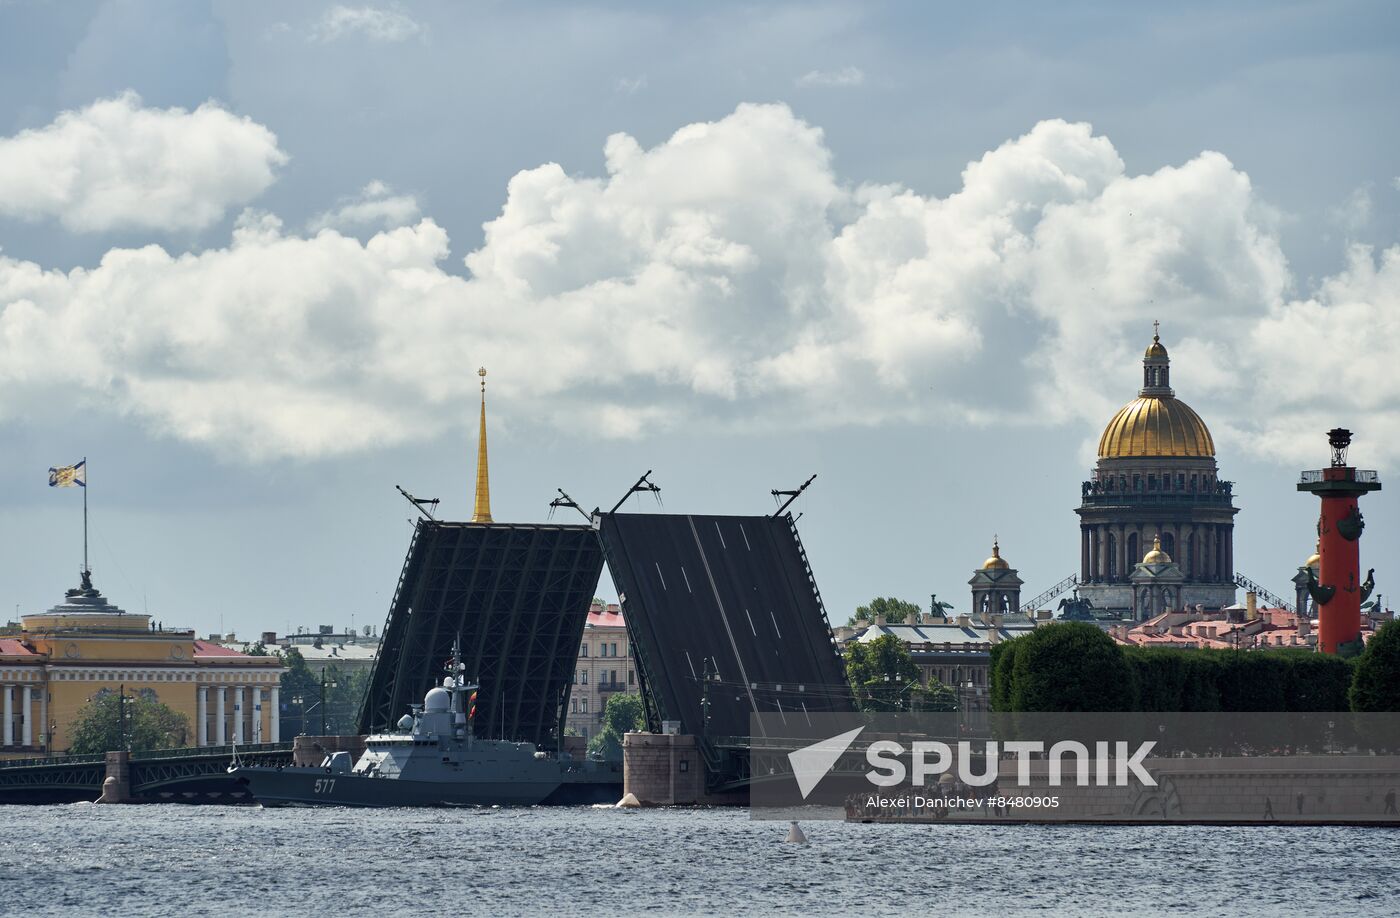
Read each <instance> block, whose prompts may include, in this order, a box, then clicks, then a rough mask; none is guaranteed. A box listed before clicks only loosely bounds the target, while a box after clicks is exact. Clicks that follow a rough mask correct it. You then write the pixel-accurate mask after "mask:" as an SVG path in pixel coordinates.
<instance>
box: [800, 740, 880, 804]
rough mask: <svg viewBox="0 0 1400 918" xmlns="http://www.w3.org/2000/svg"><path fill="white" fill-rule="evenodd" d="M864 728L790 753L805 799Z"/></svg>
mask: <svg viewBox="0 0 1400 918" xmlns="http://www.w3.org/2000/svg"><path fill="white" fill-rule="evenodd" d="M864 729H865V728H864V727H856V728H855V729H854V730H850V731H848V732H846V733H842V734H841V735H840V736H833V737H831V738H830V739H824V740H821V741H819V742H816V743H813V744H812V745H810V746H803V747H802V748H801V749H796V750H794V751H792V752H789V753H788V761H789V762H790V763H792V776H793V777H794V778H796V779H797V788H798V790H800V791H802V799H803V800H806V799H807V795H808V794H810V793H811V792H812V791H813V790H815V789H816V787H817V785H818V784H820V783H821V780H822V778H825V777H826V775H827V772H829V771H831V767H832V766H833V765H835V764H836V760H837V759H839V758H841V756H842V754H843V753H845V751H846V750H847V749H849V748H851V743H854V742H855V741H856V737H857V736H860V732H861V731H862V730H864Z"/></svg>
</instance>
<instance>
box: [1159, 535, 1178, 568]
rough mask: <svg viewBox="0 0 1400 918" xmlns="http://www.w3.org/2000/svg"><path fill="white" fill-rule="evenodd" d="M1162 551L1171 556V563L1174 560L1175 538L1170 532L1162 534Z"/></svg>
mask: <svg viewBox="0 0 1400 918" xmlns="http://www.w3.org/2000/svg"><path fill="white" fill-rule="evenodd" d="M1162 551H1164V552H1166V553H1167V554H1169V555H1171V556H1172V560H1173V561H1175V560H1176V536H1174V535H1172V534H1171V533H1170V532H1165V533H1163V534H1162Z"/></svg>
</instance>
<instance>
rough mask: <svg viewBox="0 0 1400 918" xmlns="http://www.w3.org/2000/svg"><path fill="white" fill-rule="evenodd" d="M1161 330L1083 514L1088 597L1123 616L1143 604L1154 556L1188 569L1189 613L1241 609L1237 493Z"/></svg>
mask: <svg viewBox="0 0 1400 918" xmlns="http://www.w3.org/2000/svg"><path fill="white" fill-rule="evenodd" d="M1153 330H1154V334H1153V336H1152V343H1151V344H1150V345H1148V348H1147V352H1146V353H1145V354H1144V355H1143V358H1142V388H1141V389H1139V390H1138V397H1137V398H1135V399H1133V400H1132V401H1131V402H1129V403H1128V404H1126V405H1124V406H1123V407H1122V408H1120V409H1119V410H1118V412H1117V413H1116V414H1114V416H1113V418H1112V419H1111V420H1110V421H1109V422H1108V426H1107V427H1105V428H1104V432H1103V436H1101V437H1100V438H1099V450H1098V463H1097V465H1096V466H1095V467H1094V471H1093V473H1092V477H1091V478H1090V479H1089V480H1088V481H1086V482H1084V483H1083V485H1082V486H1081V490H1082V492H1083V493H1082V497H1083V500H1082V502H1081V504H1080V506H1079V507H1078V509H1076V510H1075V512H1076V513H1077V514H1079V534H1080V573H1079V579H1080V584H1081V585H1080V588H1079V595H1080V596H1081V597H1084V598H1087V599H1089V600H1091V601H1092V602H1093V603H1094V606H1095V607H1097V608H1099V609H1106V610H1112V611H1115V612H1118V613H1119V614H1121V615H1124V616H1129V615H1132V614H1133V611H1132V610H1133V609H1134V607H1135V606H1137V605H1139V604H1135V603H1134V602H1133V584H1132V582H1131V581H1130V579H1129V578H1130V577H1131V576H1132V574H1133V572H1134V570H1135V568H1136V567H1137V566H1138V564H1139V563H1140V562H1142V561H1144V559H1145V556H1146V554H1147V553H1148V552H1149V550H1151V551H1157V552H1165V554H1166V555H1168V556H1170V557H1171V558H1173V559H1175V562H1176V566H1179V567H1180V569H1181V572H1182V574H1183V576H1184V579H1183V581H1182V582H1181V585H1180V592H1179V594H1178V595H1179V602H1180V604H1181V606H1183V607H1191V606H1194V605H1196V604H1197V603H1200V604H1202V605H1204V606H1205V607H1206V608H1208V609H1219V608H1220V607H1222V606H1227V605H1230V604H1232V603H1233V602H1234V601H1235V575H1234V531H1235V523H1234V517H1235V514H1236V513H1238V512H1239V511H1238V509H1236V508H1235V506H1234V503H1233V494H1232V490H1233V485H1232V483H1231V482H1229V481H1223V480H1221V479H1220V477H1219V474H1218V470H1217V467H1216V462H1215V442H1214V440H1212V439H1211V436H1210V430H1209V429H1208V428H1207V427H1206V425H1205V422H1204V421H1202V420H1201V418H1200V416H1199V415H1197V414H1196V412H1195V411H1193V410H1191V407H1190V406H1189V405H1187V404H1186V403H1185V402H1183V401H1181V400H1180V399H1178V398H1177V397H1176V393H1175V392H1174V390H1173V389H1172V387H1171V358H1170V357H1169V356H1168V354H1167V349H1166V347H1165V346H1164V345H1163V344H1162V340H1161V337H1160V336H1159V335H1158V334H1156V333H1155V332H1156V331H1157V323H1155V322H1154V323H1153ZM1154 540H1159V541H1156V542H1155V544H1154ZM1140 612H1141V610H1139V614H1140Z"/></svg>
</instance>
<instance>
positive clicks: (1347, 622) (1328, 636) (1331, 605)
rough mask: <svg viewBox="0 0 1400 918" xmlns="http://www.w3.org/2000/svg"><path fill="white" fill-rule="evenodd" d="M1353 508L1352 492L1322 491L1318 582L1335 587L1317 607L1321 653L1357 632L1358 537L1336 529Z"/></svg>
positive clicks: (1334, 647) (1359, 560) (1359, 566)
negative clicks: (1345, 534)
mask: <svg viewBox="0 0 1400 918" xmlns="http://www.w3.org/2000/svg"><path fill="white" fill-rule="evenodd" d="M1328 471H1331V469H1328ZM1356 511H1357V506H1356V495H1355V494H1346V493H1332V494H1323V495H1322V517H1321V519H1320V521H1319V525H1318V534H1319V535H1320V536H1321V537H1322V538H1321V542H1322V548H1321V551H1320V552H1319V553H1320V554H1321V555H1322V564H1321V566H1320V567H1319V569H1318V582H1319V583H1321V584H1322V585H1323V586H1330V587H1335V588H1336V590H1337V592H1336V593H1334V594H1333V595H1332V598H1331V599H1330V600H1329V601H1328V602H1327V603H1325V604H1323V605H1320V606H1319V607H1318V625H1317V640H1318V643H1319V645H1320V646H1321V648H1322V652H1323V653H1336V652H1337V647H1338V646H1339V645H1341V644H1347V643H1350V642H1351V641H1354V640H1356V639H1357V637H1358V636H1360V634H1361V583H1360V577H1359V575H1360V572H1361V541H1360V540H1359V539H1346V538H1343V537H1342V534H1341V532H1339V531H1338V529H1337V524H1338V523H1339V522H1341V521H1342V520H1344V519H1346V518H1347V517H1348V516H1350V515H1351V514H1352V513H1354V512H1356Z"/></svg>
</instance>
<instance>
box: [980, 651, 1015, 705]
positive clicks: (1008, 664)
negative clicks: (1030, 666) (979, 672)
mask: <svg viewBox="0 0 1400 918" xmlns="http://www.w3.org/2000/svg"><path fill="white" fill-rule="evenodd" d="M1020 646H1021V642H1020V640H1019V639H1017V640H1010V641H1002V642H1001V643H999V644H993V645H992V653H991V662H990V663H988V665H987V681H988V682H989V683H990V686H991V699H990V700H991V706H992V710H993V711H1010V710H1011V680H1012V670H1013V669H1014V668H1015V666H1016V652H1017V648H1019V647H1020Z"/></svg>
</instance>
